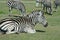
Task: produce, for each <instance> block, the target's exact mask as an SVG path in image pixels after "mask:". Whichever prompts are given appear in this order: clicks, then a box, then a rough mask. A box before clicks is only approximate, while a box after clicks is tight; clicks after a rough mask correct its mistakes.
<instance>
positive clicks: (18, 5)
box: [8, 0, 26, 16]
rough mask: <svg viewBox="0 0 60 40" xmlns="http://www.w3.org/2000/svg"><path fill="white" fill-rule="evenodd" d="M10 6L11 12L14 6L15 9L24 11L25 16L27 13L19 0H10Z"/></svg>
mask: <svg viewBox="0 0 60 40" xmlns="http://www.w3.org/2000/svg"><path fill="white" fill-rule="evenodd" d="M8 7H9V12H10V13H12V9H13V8H14V9H17V10H20V11H21V12H22V13H21V15H23V16H25V15H26V9H25V6H24V4H23V3H22V2H20V1H19V0H8Z"/></svg>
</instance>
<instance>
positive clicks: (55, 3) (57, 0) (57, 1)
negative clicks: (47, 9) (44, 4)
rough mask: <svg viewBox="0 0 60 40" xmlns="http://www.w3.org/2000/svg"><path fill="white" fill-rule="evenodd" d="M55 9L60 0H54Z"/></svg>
mask: <svg viewBox="0 0 60 40" xmlns="http://www.w3.org/2000/svg"><path fill="white" fill-rule="evenodd" d="M54 5H55V9H57V7H58V6H60V0H55V1H54Z"/></svg>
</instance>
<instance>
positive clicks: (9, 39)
mask: <svg viewBox="0 0 60 40" xmlns="http://www.w3.org/2000/svg"><path fill="white" fill-rule="evenodd" d="M1 1H4V0H0V20H1V19H3V18H7V17H8V15H9V11H8V6H7V3H6V2H5V3H4V2H1ZM34 2H35V1H34ZM24 5H25V6H26V12H27V14H29V13H30V12H31V11H32V10H36V9H37V10H38V9H41V8H36V7H35V3H30V1H29V3H24ZM52 13H53V15H52V16H50V15H47V14H45V16H46V19H47V21H48V27H47V28H45V27H43V26H42V25H41V24H37V25H36V26H35V29H36V30H38V31H37V32H36V33H35V34H29V33H20V34H5V35H2V34H0V40H60V8H58V9H57V12H52ZM12 14H13V15H20V13H19V11H17V10H13V13H12Z"/></svg>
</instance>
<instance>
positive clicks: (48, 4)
mask: <svg viewBox="0 0 60 40" xmlns="http://www.w3.org/2000/svg"><path fill="white" fill-rule="evenodd" d="M45 9H46V13H48V14H49V15H52V3H51V0H45V1H44V3H43V10H45Z"/></svg>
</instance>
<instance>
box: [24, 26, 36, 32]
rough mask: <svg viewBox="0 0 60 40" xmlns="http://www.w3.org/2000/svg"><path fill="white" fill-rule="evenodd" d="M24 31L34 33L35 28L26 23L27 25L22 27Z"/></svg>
mask: <svg viewBox="0 0 60 40" xmlns="http://www.w3.org/2000/svg"><path fill="white" fill-rule="evenodd" d="M24 31H25V32H27V33H36V31H35V29H34V28H32V27H31V26H29V25H27V27H25V28H24Z"/></svg>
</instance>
